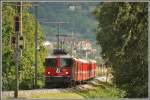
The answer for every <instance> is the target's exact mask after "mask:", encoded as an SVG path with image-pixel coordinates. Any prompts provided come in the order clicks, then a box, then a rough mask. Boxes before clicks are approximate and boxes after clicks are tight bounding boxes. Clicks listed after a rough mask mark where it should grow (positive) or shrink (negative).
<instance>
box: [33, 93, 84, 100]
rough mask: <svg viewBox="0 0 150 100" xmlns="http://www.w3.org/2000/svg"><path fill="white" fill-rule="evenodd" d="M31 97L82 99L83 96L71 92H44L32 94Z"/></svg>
mask: <svg viewBox="0 0 150 100" xmlns="http://www.w3.org/2000/svg"><path fill="white" fill-rule="evenodd" d="M31 98H47V99H74V98H75V99H84V97H83V96H81V95H79V94H77V93H73V92H70V93H68V92H65V93H59V92H58V93H45V94H33V95H32V96H31Z"/></svg>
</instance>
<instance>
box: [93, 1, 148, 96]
mask: <svg viewBox="0 0 150 100" xmlns="http://www.w3.org/2000/svg"><path fill="white" fill-rule="evenodd" d="M93 14H94V15H95V16H96V18H97V20H98V22H99V25H98V28H97V33H96V36H97V41H98V43H99V44H100V45H101V46H102V55H103V57H104V58H105V59H109V61H111V63H112V65H113V73H112V74H113V76H114V77H113V82H114V83H115V84H116V86H117V87H119V88H120V89H123V90H125V91H126V97H134V98H139V97H148V51H147V50H148V29H147V28H148V27H147V26H148V3H144V2H140V3H133V2H132V3H127V2H126V3H101V4H99V5H98V6H97V8H96V9H95V11H94V12H93Z"/></svg>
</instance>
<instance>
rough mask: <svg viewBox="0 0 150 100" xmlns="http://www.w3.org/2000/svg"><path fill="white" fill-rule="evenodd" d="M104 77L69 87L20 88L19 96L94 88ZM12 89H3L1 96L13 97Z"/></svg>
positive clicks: (103, 80)
mask: <svg viewBox="0 0 150 100" xmlns="http://www.w3.org/2000/svg"><path fill="white" fill-rule="evenodd" d="M105 79H106V77H96V78H94V79H93V80H91V81H88V82H87V83H86V84H79V85H77V86H75V87H69V88H49V89H46V88H43V89H33V90H20V91H19V97H29V96H31V95H33V94H44V93H64V92H76V91H85V90H92V89H95V87H96V86H98V85H100V82H105ZM13 96H14V91H3V92H2V97H3V98H7V97H13Z"/></svg>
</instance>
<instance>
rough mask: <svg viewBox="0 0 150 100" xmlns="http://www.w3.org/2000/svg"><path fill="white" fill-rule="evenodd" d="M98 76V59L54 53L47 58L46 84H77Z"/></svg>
mask: <svg viewBox="0 0 150 100" xmlns="http://www.w3.org/2000/svg"><path fill="white" fill-rule="evenodd" d="M95 76H96V61H94V60H90V61H87V60H83V59H78V58H74V57H71V56H70V55H67V54H65V53H62V52H61V53H58V52H57V53H54V55H52V56H49V57H47V58H46V59H45V85H46V86H53V85H58V84H75V83H77V82H83V81H86V80H89V79H92V78H94V77H95Z"/></svg>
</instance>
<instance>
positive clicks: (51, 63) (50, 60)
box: [45, 58, 55, 67]
mask: <svg viewBox="0 0 150 100" xmlns="http://www.w3.org/2000/svg"><path fill="white" fill-rule="evenodd" d="M45 66H46V67H55V59H54V58H48V59H45Z"/></svg>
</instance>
